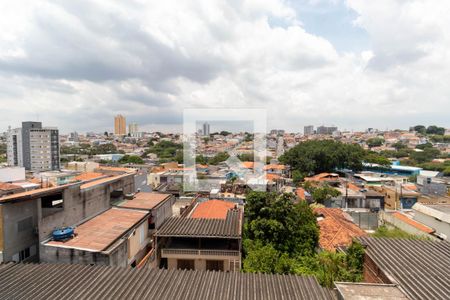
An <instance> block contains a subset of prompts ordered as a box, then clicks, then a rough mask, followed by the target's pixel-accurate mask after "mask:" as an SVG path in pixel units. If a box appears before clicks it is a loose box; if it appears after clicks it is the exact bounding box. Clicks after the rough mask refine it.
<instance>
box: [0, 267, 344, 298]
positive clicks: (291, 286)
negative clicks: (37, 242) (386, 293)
mask: <svg viewBox="0 0 450 300" xmlns="http://www.w3.org/2000/svg"><path fill="white" fill-rule="evenodd" d="M0 281H1V282H2V284H1V285H0V298H5V299H36V300H40V299H45V300H47V299H96V300H97V299H180V300H188V299H189V300H190V299H212V300H214V299H217V300H231V299H236V300H275V299H284V300H294V299H295V300H297V299H311V300H327V299H335V295H334V293H333V291H331V290H330V289H327V288H323V287H321V286H320V285H319V283H318V282H317V280H316V279H315V278H314V277H310V276H295V275H271V274H249V273H240V272H211V271H206V272H205V271H188V270H164V269H144V268H142V269H131V268H120V267H105V266H85V265H66V264H39V265H37V264H13V263H9V264H3V265H0Z"/></svg>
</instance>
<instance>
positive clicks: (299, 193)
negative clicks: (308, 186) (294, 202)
mask: <svg viewBox="0 0 450 300" xmlns="http://www.w3.org/2000/svg"><path fill="white" fill-rule="evenodd" d="M305 192H306V191H305V189H304V188H301V187H299V188H297V189H296V190H295V194H296V195H297V197H298V198H299V199H300V200H306V196H305Z"/></svg>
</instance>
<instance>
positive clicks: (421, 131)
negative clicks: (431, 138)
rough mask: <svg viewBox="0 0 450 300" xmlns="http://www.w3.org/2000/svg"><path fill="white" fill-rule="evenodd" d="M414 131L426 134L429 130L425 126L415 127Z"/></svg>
mask: <svg viewBox="0 0 450 300" xmlns="http://www.w3.org/2000/svg"><path fill="white" fill-rule="evenodd" d="M414 131H416V132H418V133H420V134H426V132H427V128H426V127H425V126H423V125H416V126H414Z"/></svg>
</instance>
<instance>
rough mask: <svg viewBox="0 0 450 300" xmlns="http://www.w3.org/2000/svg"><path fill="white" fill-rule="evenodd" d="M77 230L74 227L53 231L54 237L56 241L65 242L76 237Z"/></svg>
mask: <svg viewBox="0 0 450 300" xmlns="http://www.w3.org/2000/svg"><path fill="white" fill-rule="evenodd" d="M74 234H75V229H74V228H73V227H64V228H59V229H55V230H53V233H52V236H53V240H55V241H63V240H67V239H70V238H72V237H73V236H74Z"/></svg>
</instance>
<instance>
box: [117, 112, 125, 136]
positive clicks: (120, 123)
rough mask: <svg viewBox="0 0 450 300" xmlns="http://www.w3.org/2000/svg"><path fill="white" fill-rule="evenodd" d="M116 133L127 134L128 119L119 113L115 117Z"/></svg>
mask: <svg viewBox="0 0 450 300" xmlns="http://www.w3.org/2000/svg"><path fill="white" fill-rule="evenodd" d="M114 134H115V135H125V134H127V121H126V119H125V117H124V116H122V115H117V116H115V117H114Z"/></svg>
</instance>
